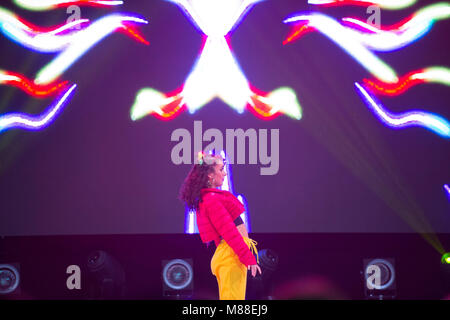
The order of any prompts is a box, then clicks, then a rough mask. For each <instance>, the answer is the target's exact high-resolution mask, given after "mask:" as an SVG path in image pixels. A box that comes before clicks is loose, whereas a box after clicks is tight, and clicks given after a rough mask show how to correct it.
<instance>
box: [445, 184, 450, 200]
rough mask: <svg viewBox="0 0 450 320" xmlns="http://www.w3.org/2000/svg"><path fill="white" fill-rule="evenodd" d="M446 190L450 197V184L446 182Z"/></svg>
mask: <svg viewBox="0 0 450 320" xmlns="http://www.w3.org/2000/svg"><path fill="white" fill-rule="evenodd" d="M444 190H445V192H446V193H447V197H449V199H450V186H449V185H448V184H444Z"/></svg>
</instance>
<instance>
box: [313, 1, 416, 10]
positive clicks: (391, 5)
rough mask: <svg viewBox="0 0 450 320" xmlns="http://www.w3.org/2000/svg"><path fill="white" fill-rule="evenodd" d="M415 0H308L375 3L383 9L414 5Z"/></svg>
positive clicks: (335, 3) (331, 3) (366, 4)
mask: <svg viewBox="0 0 450 320" xmlns="http://www.w3.org/2000/svg"><path fill="white" fill-rule="evenodd" d="M416 2H417V0H308V3H309V4H315V5H362V6H368V5H369V6H370V5H376V6H379V7H380V8H383V9H388V10H397V9H404V8H407V7H410V6H412V5H414V4H415V3H416Z"/></svg>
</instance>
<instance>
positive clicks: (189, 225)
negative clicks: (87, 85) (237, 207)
mask: <svg viewBox="0 0 450 320" xmlns="http://www.w3.org/2000/svg"><path fill="white" fill-rule="evenodd" d="M208 153H209V154H212V152H211V151H209V152H208ZM220 155H221V156H222V158H223V159H225V170H226V172H227V177H226V179H224V181H223V184H222V186H221V187H220V190H227V191H230V192H231V193H232V194H234V190H233V176H232V172H231V167H230V161H229V160H228V157H227V156H226V154H225V152H224V151H223V150H222V151H220ZM236 198H238V200H239V201H240V202H241V203H242V204H243V205H244V208H245V211H244V212H243V213H242V214H241V218H242V221H243V222H244V224H245V226H246V227H247V231H248V232H251V225H250V215H249V212H248V206H247V201H246V199H245V197H244V196H243V195H241V194H238V195H237V196H236ZM184 232H185V233H189V234H193V233H198V228H197V219H196V212H195V211H193V210H188V209H186V212H185V223H184Z"/></svg>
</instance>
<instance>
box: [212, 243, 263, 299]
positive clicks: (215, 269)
mask: <svg viewBox="0 0 450 320" xmlns="http://www.w3.org/2000/svg"><path fill="white" fill-rule="evenodd" d="M243 239H244V241H245V243H246V244H247V245H248V247H249V249H250V250H251V251H252V252H253V253H256V256H258V250H257V249H256V244H257V242H256V241H255V240H252V239H250V238H247V237H243ZM211 271H212V274H213V275H215V276H216V278H217V283H218V285H219V298H220V300H245V290H246V286H247V267H246V266H245V265H244V264H242V263H241V262H240V261H239V257H238V256H237V254H236V253H235V252H234V251H233V249H231V247H230V246H229V245H228V244H227V243H226V242H225V240H222V241H221V242H220V243H219V245H218V246H217V248H216V251H215V252H214V256H213V257H212V259H211Z"/></svg>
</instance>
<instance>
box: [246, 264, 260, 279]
mask: <svg viewBox="0 0 450 320" xmlns="http://www.w3.org/2000/svg"><path fill="white" fill-rule="evenodd" d="M247 269H248V270H251V271H252V277H255V276H256V271H259V274H261V273H262V272H261V268H260V267H259V266H258V265H257V264H252V265H250V266H248V267H247Z"/></svg>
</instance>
